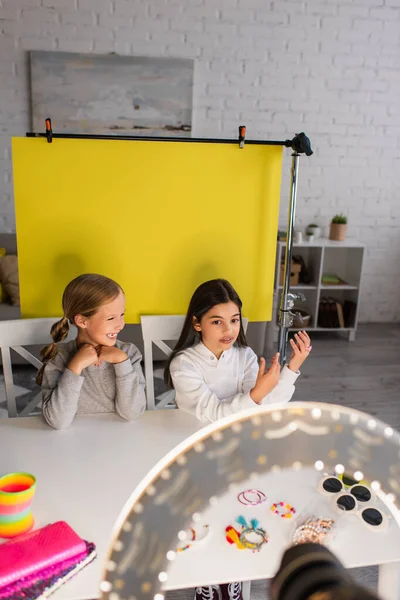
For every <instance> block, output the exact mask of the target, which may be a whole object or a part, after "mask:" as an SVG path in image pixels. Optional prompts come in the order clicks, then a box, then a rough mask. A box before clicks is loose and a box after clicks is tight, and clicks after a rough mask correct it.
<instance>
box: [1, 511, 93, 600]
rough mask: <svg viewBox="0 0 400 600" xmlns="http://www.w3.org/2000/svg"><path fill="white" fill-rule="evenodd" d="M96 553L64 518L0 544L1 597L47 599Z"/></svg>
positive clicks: (91, 545)
mask: <svg viewBox="0 0 400 600" xmlns="http://www.w3.org/2000/svg"><path fill="white" fill-rule="evenodd" d="M95 556H96V550H95V546H94V544H91V543H89V542H86V541H85V540H82V539H81V538H80V537H79V536H78V535H77V534H76V533H75V532H74V531H73V529H71V527H70V526H69V525H68V524H67V523H65V522H64V521H58V522H57V523H52V524H51V525H47V526H46V527H43V528H42V529H38V530H36V531H30V532H29V533H26V534H23V535H20V536H18V537H16V538H14V539H12V540H10V541H9V542H6V543H5V544H2V545H0V600H38V599H44V598H48V596H50V594H51V593H53V592H54V591H55V590H57V589H58V588H59V587H60V586H61V585H62V584H63V583H65V582H66V581H68V579H70V578H71V577H73V576H74V575H75V574H76V573H78V572H79V571H80V570H81V569H83V567H85V566H86V565H87V564H88V563H90V562H91V561H92V560H93V559H94V558H95Z"/></svg>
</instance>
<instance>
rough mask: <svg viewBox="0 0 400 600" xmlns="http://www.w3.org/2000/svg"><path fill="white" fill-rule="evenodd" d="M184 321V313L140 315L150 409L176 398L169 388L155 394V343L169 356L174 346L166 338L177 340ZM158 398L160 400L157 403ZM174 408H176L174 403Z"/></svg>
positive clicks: (244, 323)
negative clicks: (169, 344)
mask: <svg viewBox="0 0 400 600" xmlns="http://www.w3.org/2000/svg"><path fill="white" fill-rule="evenodd" d="M184 321H185V316H184V315H149V316H141V317H140V322H141V327H142V335H143V344H144V371H145V377H146V397H147V408H148V410H154V409H159V408H166V407H167V406H168V405H170V403H171V402H172V401H173V400H174V397H175V391H174V390H168V391H166V392H164V393H162V394H159V395H157V397H155V396H154V372H153V344H155V345H156V346H157V347H158V348H159V349H160V350H161V351H162V352H163V353H164V354H165V356H166V357H167V358H168V357H169V356H170V355H171V353H172V350H173V348H171V347H170V346H168V344H166V343H165V340H167V341H176V340H177V339H178V338H179V336H180V334H181V331H182V327H183V323H184ZM242 322H243V328H244V330H245V331H246V330H247V325H248V319H244V318H243V319H242ZM156 400H158V402H157V403H156ZM172 408H174V406H173V405H172Z"/></svg>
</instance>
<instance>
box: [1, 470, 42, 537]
mask: <svg viewBox="0 0 400 600" xmlns="http://www.w3.org/2000/svg"><path fill="white" fill-rule="evenodd" d="M35 490H36V478H35V477H34V476H33V475H31V474H30V473H9V474H8V475H4V476H3V477H0V537H2V538H13V537H15V536H17V535H20V534H21V533H26V532H27V531H29V530H30V529H32V527H33V516H32V512H31V506H32V500H33V497H34V495H35Z"/></svg>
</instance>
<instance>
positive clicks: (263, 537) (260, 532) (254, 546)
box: [239, 527, 268, 551]
mask: <svg viewBox="0 0 400 600" xmlns="http://www.w3.org/2000/svg"><path fill="white" fill-rule="evenodd" d="M249 535H257V536H259V537H260V540H259V541H258V542H255V541H251V540H249V539H247V536H249ZM239 539H240V542H241V544H243V546H244V547H245V548H249V549H250V550H253V551H255V550H260V548H261V546H262V545H263V544H266V543H267V542H268V536H267V532H266V531H265V529H263V528H262V527H257V529H254V528H253V527H246V528H245V529H243V531H242V533H241V534H240V538H239Z"/></svg>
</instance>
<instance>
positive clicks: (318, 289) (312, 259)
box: [274, 238, 365, 340]
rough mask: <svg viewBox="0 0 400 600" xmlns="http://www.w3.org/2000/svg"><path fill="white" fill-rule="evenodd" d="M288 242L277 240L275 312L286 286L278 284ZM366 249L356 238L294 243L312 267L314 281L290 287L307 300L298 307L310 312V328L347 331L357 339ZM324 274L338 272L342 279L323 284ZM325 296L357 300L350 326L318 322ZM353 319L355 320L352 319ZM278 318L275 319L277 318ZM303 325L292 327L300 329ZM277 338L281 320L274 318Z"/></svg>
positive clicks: (294, 250) (351, 337)
mask: <svg viewBox="0 0 400 600" xmlns="http://www.w3.org/2000/svg"><path fill="white" fill-rule="evenodd" d="M285 250H286V242H278V245H277V262H276V270H275V303H274V304H275V306H274V314H275V315H276V314H278V311H279V299H280V298H279V296H280V293H281V292H282V290H283V286H282V285H279V276H280V265H281V262H282V261H283V259H284V257H285ZM364 253H365V244H362V243H360V242H358V241H357V240H354V239H348V240H345V241H344V242H334V241H332V240H328V239H326V238H320V239H317V240H315V241H314V242H307V241H305V242H303V243H301V244H293V253H292V255H296V254H299V255H300V256H301V257H302V258H303V260H304V263H305V265H306V267H307V269H308V270H309V275H310V277H312V280H313V282H312V283H311V284H308V285H307V284H304V283H299V284H298V285H294V286H291V287H290V290H291V291H293V292H295V291H299V292H300V291H301V292H302V293H303V294H304V296H305V298H306V301H305V302H302V301H300V300H299V301H296V304H295V308H298V309H303V310H306V311H307V312H309V313H310V314H311V325H310V326H309V327H304V329H307V330H310V331H330V332H334V333H337V332H346V333H347V334H348V336H349V340H354V339H355V333H356V330H357V322H358V312H359V299H360V292H361V282H362V269H363V260H364ZM323 275H336V276H337V277H339V278H340V279H341V280H342V281H349V282H351V283H343V284H339V285H326V284H325V285H324V284H322V283H321V281H322V276H323ZM322 297H331V298H334V299H335V300H337V301H338V302H340V303H344V302H345V301H346V300H350V301H352V302H354V303H355V304H356V308H355V314H354V316H353V317H352V320H351V321H350V322H348V323H347V325H349V326H348V327H320V326H319V325H318V311H319V303H320V299H321V298H322ZM353 319H354V321H353ZM274 322H275V319H274ZM299 329H302V328H301V327H300V328H297V327H292V328H290V331H298V330H299ZM274 333H275V338H276V339H277V335H278V324H277V323H276V322H275V331H274Z"/></svg>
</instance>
